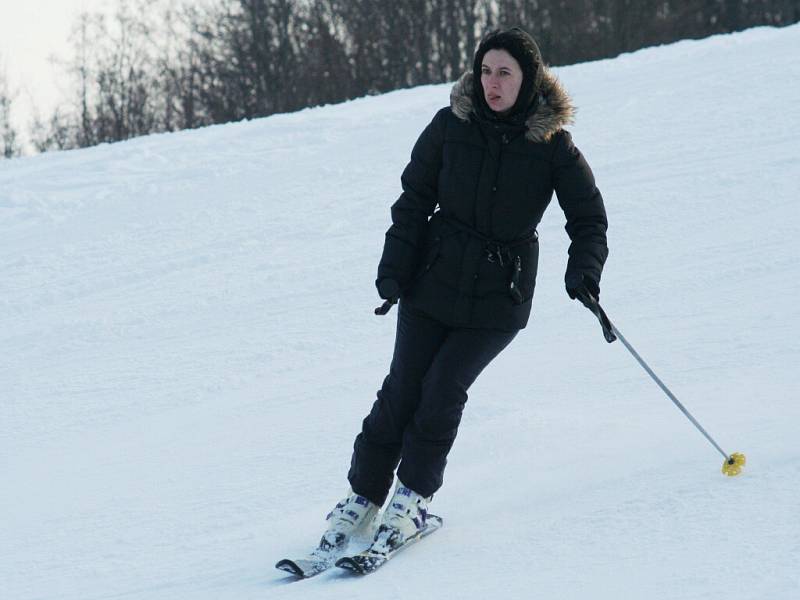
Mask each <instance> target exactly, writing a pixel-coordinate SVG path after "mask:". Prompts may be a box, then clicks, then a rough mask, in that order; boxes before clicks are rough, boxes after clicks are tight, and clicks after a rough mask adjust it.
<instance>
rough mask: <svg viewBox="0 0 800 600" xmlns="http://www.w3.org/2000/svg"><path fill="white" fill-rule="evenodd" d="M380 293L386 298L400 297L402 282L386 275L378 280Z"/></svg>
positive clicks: (394, 298) (395, 298)
mask: <svg viewBox="0 0 800 600" xmlns="http://www.w3.org/2000/svg"><path fill="white" fill-rule="evenodd" d="M378 295H379V296H380V297H381V298H383V299H384V300H395V301H397V299H398V298H399V297H400V284H399V283H397V281H395V280H394V279H390V278H389V277H384V278H383V279H381V280H380V281H379V282H378Z"/></svg>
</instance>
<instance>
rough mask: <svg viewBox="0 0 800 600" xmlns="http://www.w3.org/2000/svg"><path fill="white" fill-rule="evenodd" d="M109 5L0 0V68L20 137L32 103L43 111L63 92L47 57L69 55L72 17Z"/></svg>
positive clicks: (84, 0)
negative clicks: (10, 92) (12, 96)
mask: <svg viewBox="0 0 800 600" xmlns="http://www.w3.org/2000/svg"><path fill="white" fill-rule="evenodd" d="M113 5H114V0H26V1H25V2H20V1H19V0H0V69H3V68H4V69H5V71H6V73H7V76H8V80H9V83H10V84H11V88H12V90H17V91H18V94H17V96H16V100H15V102H14V104H13V106H12V111H13V115H12V116H13V120H14V123H15V126H16V128H17V130H18V132H19V133H20V135H23V136H25V134H26V133H27V128H28V122H29V121H30V119H31V118H32V117H33V109H34V106H35V107H36V109H38V111H39V112H40V114H42V115H48V114H49V113H50V111H51V110H52V109H53V108H54V107H55V106H56V104H57V103H58V100H59V98H60V97H63V96H64V94H63V93H62V91H61V90H65V87H66V83H67V82H66V81H65V80H64V79H63V78H61V79H59V77H58V76H57V71H56V68H55V67H54V66H53V65H51V64H50V61H49V59H50V57H53V56H54V57H58V58H67V57H68V56H69V34H70V29H71V27H72V24H73V23H74V22H75V18H76V17H77V16H78V15H79V14H80V13H81V11H83V10H86V11H90V12H94V11H97V10H104V9H107V8H108V7H110V6H113Z"/></svg>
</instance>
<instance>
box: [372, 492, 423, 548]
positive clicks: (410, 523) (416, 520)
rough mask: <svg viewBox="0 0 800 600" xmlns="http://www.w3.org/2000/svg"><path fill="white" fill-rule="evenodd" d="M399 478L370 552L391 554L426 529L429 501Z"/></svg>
mask: <svg viewBox="0 0 800 600" xmlns="http://www.w3.org/2000/svg"><path fill="white" fill-rule="evenodd" d="M432 499H433V496H431V497H430V498H423V497H422V496H420V495H419V494H418V493H416V492H415V491H414V490H412V489H411V488H408V487H406V486H405V485H403V483H402V482H401V481H400V480H399V479H398V481H397V486H396V487H395V491H394V495H393V496H392V499H391V500H390V501H389V506H387V507H386V510H385V511H384V512H383V518H382V519H381V524H380V527H378V531H377V533H376V534H375V539H374V540H373V542H372V546H370V552H373V553H379V554H390V553H392V552H393V551H395V550H396V549H398V548H399V547H400V546H403V545H404V544H406V543H407V542H408V541H410V540H411V539H413V538H415V537H417V536H419V535H420V533H421V532H422V531H423V530H424V529H425V522H426V520H427V518H428V502H430V501H431V500H432Z"/></svg>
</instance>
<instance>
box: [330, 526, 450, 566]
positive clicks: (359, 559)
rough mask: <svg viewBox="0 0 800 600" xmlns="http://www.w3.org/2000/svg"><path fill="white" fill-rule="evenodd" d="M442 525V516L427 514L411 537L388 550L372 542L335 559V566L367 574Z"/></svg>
mask: <svg viewBox="0 0 800 600" xmlns="http://www.w3.org/2000/svg"><path fill="white" fill-rule="evenodd" d="M441 527H442V518H441V517H437V516H436V515H431V514H429V515H428V516H427V518H426V520H425V527H424V528H422V529H421V530H419V531H418V532H417V533H416V534H415V535H414V536H413V537H410V538H409V539H407V540H406V541H405V542H403V544H402V545H400V546H397V547H396V548H392V549H391V550H388V551H379V550H376V549H375V547H376V544H375V543H373V544H372V546H370V547H369V548H368V549H366V550H364V551H363V552H359V553H358V554H354V555H352V556H344V557H342V558H340V559H338V560H337V561H336V563H335V564H336V566H337V567H339V568H340V569H345V570H347V571H351V572H353V573H357V574H358V575H367V574H369V573H372V572H373V571H376V570H378V569H379V568H380V567H382V566H383V565H385V564H386V563H387V562H388V561H389V559H391V558H392V557H393V556H394V555H395V554H397V553H398V552H400V551H401V550H403V549H404V548H407V547H408V546H410V545H411V544H413V543H414V542H417V541H419V540H421V539H422V538H424V537H427V536H429V535H430V534H432V533H433V532H434V531H436V530H437V529H440V528H441Z"/></svg>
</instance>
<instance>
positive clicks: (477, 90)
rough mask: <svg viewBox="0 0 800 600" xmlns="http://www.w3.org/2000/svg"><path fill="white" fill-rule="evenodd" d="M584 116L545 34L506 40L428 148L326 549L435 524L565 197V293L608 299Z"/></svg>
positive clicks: (399, 538)
mask: <svg viewBox="0 0 800 600" xmlns="http://www.w3.org/2000/svg"><path fill="white" fill-rule="evenodd" d="M573 112H574V109H573V106H572V102H571V99H570V97H569V96H568V95H567V92H566V91H565V89H564V88H563V87H562V86H561V84H560V83H559V82H558V81H557V79H556V77H555V76H554V75H553V74H552V72H551V71H550V70H548V68H547V67H546V66H545V65H544V64H543V62H542V57H541V54H540V51H539V48H538V46H537V44H536V42H535V41H534V40H533V38H532V37H531V36H530V35H529V34H527V33H526V32H524V31H523V30H521V29H519V28H516V27H515V28H511V29H506V30H498V31H494V32H492V33H489V34H488V35H487V36H486V37H485V38H484V39H483V40H482V41H481V43H480V44H479V46H478V48H477V50H476V53H475V58H474V63H473V67H472V71H471V72H467V73H464V74H463V75H462V76H461V77H460V79H459V80H458V82H457V83H456V84H455V85H454V87H453V89H452V91H451V94H450V106H449V107H446V108H443V109H441V110H440V111H439V112H437V113H436V115H435V116H434V118H433V120H432V122H431V123H430V124H429V125H428V126H427V127H426V128H425V130H424V131H423V132H422V134H421V136H420V137H419V139H418V140H417V142H416V144H415V146H414V148H413V151H412V153H411V161H410V163H409V164H408V166H407V167H406V168H405V170H404V172H403V174H402V178H401V181H402V189H403V191H402V194H401V195H400V197H399V199H398V200H397V201H396V202H395V203H394V205H393V206H392V209H391V217H392V225H391V227H390V228H389V230H388V231H387V232H386V239H385V245H384V249H383V254H382V257H381V260H380V264H379V266H378V277H377V280H376V286H377V289H378V294H379V295H380V297H381V298H382V299H384V300H386V302H385V303H384V307H383V308H384V310H383V311H380V310H378V311H376V312H378V313H379V314H381V313H383V312H385V311H386V310H388V308H390V307H391V306H392V305H393V304H394V303H396V302H398V301H399V310H398V317H397V331H396V338H395V347H394V355H393V357H392V362H391V366H390V369H389V374H388V376H387V377H386V379H385V380H384V382H383V386H382V388H381V389H380V391H379V392H378V394H377V400H376V401H375V403H374V405H373V406H372V410H371V412H370V413H369V414H368V415H367V417H366V418H365V419H364V421H363V424H362V429H361V432H360V433H359V434H358V436H357V437H356V439H355V444H354V451H353V455H352V461H351V466H350V471H349V473H348V480H349V482H350V486H351V489H350V491H349V492H348V494H347V496H346V497H345V498H344V499H343V500H342V501H341V502H339V503H338V504H337V505H336V507H335V508H334V509H333V511H332V512H331V513H330V515H328V529H327V531H326V532H325V534H324V536H323V544H325V543H327V544H329V545H330V547H331V548H343V547H345V546H346V544H347V542H348V541H349V539H350V538H351V537H352V536H354V535H358V534H363V532H365V531H370V527H372V528H373V529H374V528H375V527H376V526H377V532H376V533H375V535H374V538H373V542H372V546H371V550H372V552H373V554H376V555H377V554H381V553H383V554H387V553H391V552H392V551H393V550H395V549H396V548H398V547H400V546H402V545H403V544H404V543H405V542H406V541H408V540H410V539H413V538H415V537H416V536H418V535H419V533H420V532H421V531H422V530H423V529H424V528H425V526H426V519H427V510H428V504H429V503H430V501H431V499H432V497H433V494H434V492H436V491H437V490H438V489H439V488H440V487H441V485H442V478H443V473H444V469H445V464H446V462H447V454H448V452H449V451H450V449H451V447H452V445H453V442H454V440H455V438H456V432H457V430H458V426H459V422H460V420H461V415H462V411H463V408H464V405H465V403H466V401H467V390H468V389H469V387H470V385H471V384H472V383H473V382H474V381H475V379H476V378H477V377H478V375H479V374H480V373H481V371H482V370H483V369H484V368H485V367H486V366H487V365H488V364H489V363H490V362H491V361H492V360H493V359H494V358H495V357H496V356H497V355H498V354H499V353H500V352H501V351H502V350H503V349H504V348H505V347H506V346H507V345H508V344H509V343H510V342H511V341H512V340H513V339H514V337H515V336H516V335H517V333H518V332H519V330H520V329H522V328H524V327H525V326H526V324H527V321H528V317H529V315H530V311H531V300H532V297H533V291H534V284H535V278H536V269H537V260H538V239H537V237H538V236H537V233H536V226H537V225H538V223H539V222H540V220H541V218H542V215H543V214H544V211H545V209H546V208H547V205H548V204H549V202H550V200H551V198H552V194H553V191H555V192H556V194H557V197H558V202H559V204H560V206H561V208H562V209H563V211H564V214H565V216H566V220H567V223H566V230H567V233H568V235H569V237H570V240H571V245H570V248H569V259H568V262H567V269H566V275H565V283H566V289H567V293H568V294H569V296H570V298H573V299H575V298H578V299H579V300H581V299H583V298H587V297H588V295H589V294H591V296H593V297H594V298H599V294H600V288H599V282H600V275H601V272H602V269H603V264H604V263H605V260H606V257H607V255H608V247H607V244H606V229H607V226H608V223H607V220H606V213H605V208H604V205H603V199H602V197H601V195H600V192H599V191H598V189H597V187H596V186H595V181H594V176H593V174H592V171H591V169H590V168H589V165H588V164H587V163H586V160H585V159H584V158H583V156H582V155H581V153H580V152H579V151H578V149H577V148H576V147H575V145H574V144H573V142H572V138H571V136H570V134H569V133H568V132H567V131H565V130H564V129H563V128H564V126H565V125H567V124H569V123H571V122H572V117H573ZM398 465H399V466H398ZM395 469H397V478H398V481H397V485H396V487H395V490H394V493H393V495H392V498H391V500H390V502H389V504H388V505H387V507H386V509H385V511H384V512H383V514H382V517H381V518H380V520H379V522H378V520H377V516H378V515H379V509H380V507H382V506H383V504H384V502H385V500H386V498H387V496H388V494H389V492H390V489H391V486H392V482H393V479H394V473H395ZM373 522H374V523H373ZM326 540H327V542H326Z"/></svg>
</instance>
